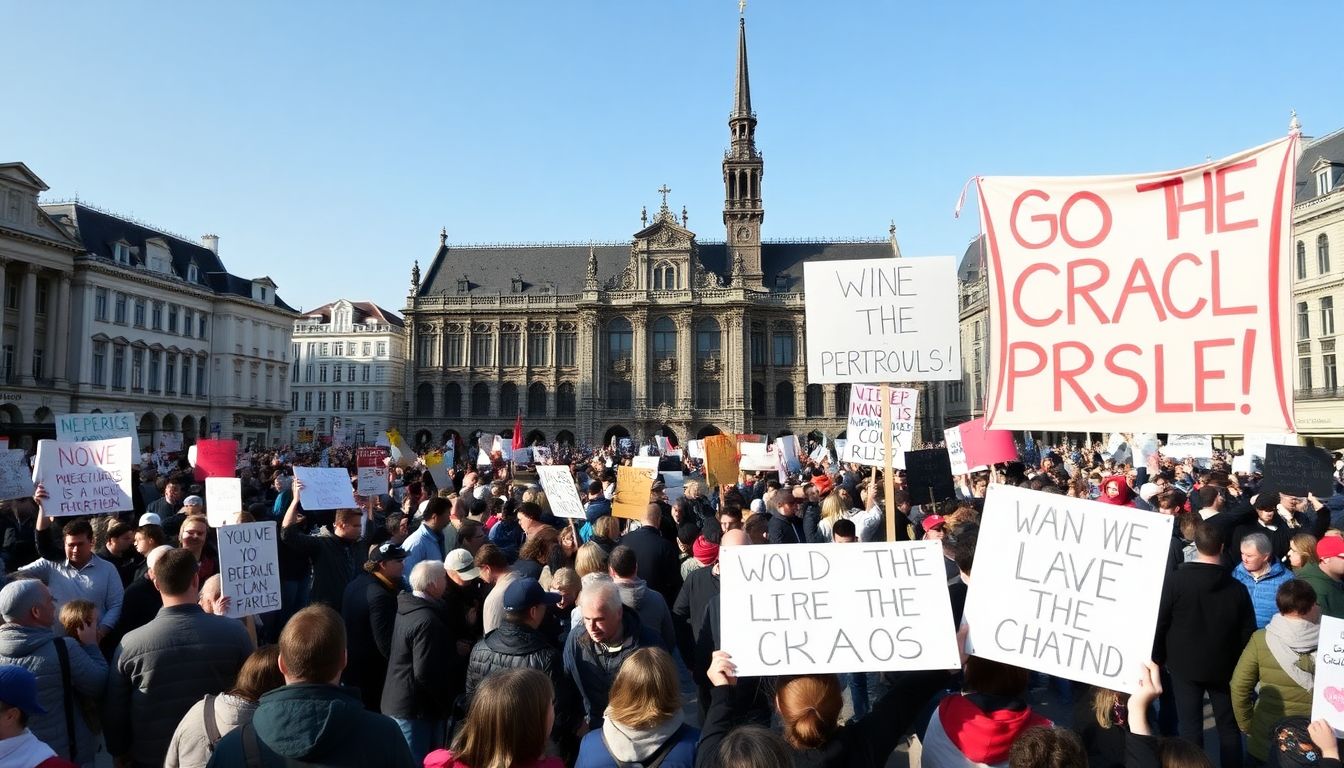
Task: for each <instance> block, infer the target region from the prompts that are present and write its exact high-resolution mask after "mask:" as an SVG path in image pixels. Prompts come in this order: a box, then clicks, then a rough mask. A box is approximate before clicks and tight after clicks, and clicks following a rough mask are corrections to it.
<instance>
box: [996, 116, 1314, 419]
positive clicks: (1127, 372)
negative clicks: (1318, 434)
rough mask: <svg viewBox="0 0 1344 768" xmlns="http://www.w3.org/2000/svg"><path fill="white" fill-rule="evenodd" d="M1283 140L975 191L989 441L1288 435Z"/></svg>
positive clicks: (1287, 213)
mask: <svg viewBox="0 0 1344 768" xmlns="http://www.w3.org/2000/svg"><path fill="white" fill-rule="evenodd" d="M1296 156H1297V138H1296V137H1295V136H1291V137H1289V138H1287V139H1283V140H1280V141H1275V142H1272V143H1270V144H1266V145H1263V146H1260V147H1256V148H1255V149H1250V150H1247V151H1245V152H1242V153H1239V154H1237V155H1234V156H1232V157H1228V158H1224V159H1222V160H1218V161H1216V162H1211V163H1207V164H1204V165H1199V166H1194V167H1191V168H1185V169H1182V170H1177V171H1169V172H1163V173H1150V174H1140V175H1132V176H1090V177H1055V178H1028V177H988V178H981V179H979V180H978V185H979V191H980V214H981V223H982V226H983V231H984V233H985V235H984V236H985V241H986V246H987V247H986V261H987V265H988V272H989V279H990V286H989V304H990V306H989V311H990V317H991V322H992V323H993V325H994V333H992V334H990V364H989V370H990V371H992V372H994V374H993V375H992V376H991V377H990V379H989V385H990V386H989V397H988V402H987V408H988V414H987V420H988V422H989V426H990V427H992V428H995V429H1038V430H1040V429H1045V430H1085V429H1091V430H1094V431H1095V430H1102V431H1132V430H1141V431H1146V432H1190V433H1201V434H1222V433H1226V432H1229V431H1236V432H1247V431H1280V432H1282V431H1294V430H1293V416H1292V414H1293V382H1292V370H1293V368H1292V360H1291V356H1292V353H1293V348H1292V327H1291V325H1290V322H1291V316H1290V311H1291V287H1292V276H1291V274H1290V271H1289V266H1290V262H1291V261H1292V254H1291V250H1290V241H1291V229H1292V219H1291V216H1292V204H1293V195H1294V180H1293V173H1294V165H1295V162H1294V161H1295V160H1296Z"/></svg>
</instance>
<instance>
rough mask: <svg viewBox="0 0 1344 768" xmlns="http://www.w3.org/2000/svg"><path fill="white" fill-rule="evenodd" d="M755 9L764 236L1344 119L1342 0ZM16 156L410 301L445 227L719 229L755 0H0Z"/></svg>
mask: <svg viewBox="0 0 1344 768" xmlns="http://www.w3.org/2000/svg"><path fill="white" fill-rule="evenodd" d="M1292 9H1293V13H1292V14H1291V15H1290V14H1289V13H1287V12H1286V7H1284V6H1281V5H1280V4H1271V3H1262V2H1230V1H1228V0H1220V1H1219V2H1171V0H1151V1H1150V0H1143V1H1141V2H1128V3H1111V4H1099V3H1077V2H1058V3H1044V2H1041V3H1026V2H1023V3H1003V2H990V1H989V0H983V1H980V2H976V1H973V0H967V1H965V2H936V3H915V2H880V3H879V2H848V3H844V2H816V1H814V0H809V1H807V2H802V1H799V2H784V1H783V0H753V1H752V2H749V3H748V6H747V12H746V16H747V32H748V44H749V52H750V56H751V74H752V83H751V85H752V99H753V106H754V107H755V109H756V112H757V114H758V116H759V119H760V125H759V127H758V129H757V140H758V144H759V146H760V148H761V150H762V151H763V152H764V154H765V159H766V166H765V167H766V175H765V183H764V190H763V191H764V195H765V206H766V220H765V229H764V235H765V236H766V237H767V238H787V237H791V236H794V237H796V236H803V237H807V236H873V237H881V236H885V234H886V230H887V224H888V222H889V221H890V220H891V219H895V221H896V224H897V227H898V231H899V236H900V240H901V245H902V248H903V250H904V251H905V253H906V254H907V255H924V254H937V253H954V254H959V253H961V252H962V251H963V250H964V248H965V245H966V243H967V242H968V240H969V239H970V238H972V237H973V236H974V235H975V234H976V232H977V229H978V224H977V217H976V215H975V209H974V207H973V204H972V206H970V207H968V210H967V211H966V212H965V213H963V216H962V218H961V220H959V221H958V220H954V219H953V218H952V208H953V205H954V203H955V201H956V197H957V194H958V192H959V191H960V190H961V185H962V183H963V182H964V181H965V180H966V179H967V178H968V177H969V176H971V175H973V174H977V173H978V174H1084V173H1108V172H1128V171H1146V170H1160V169H1163V168H1169V167H1178V166H1183V165H1187V164H1190V163H1194V162H1198V161H1201V160H1203V159H1204V157H1205V156H1207V155H1212V156H1214V157H1218V156H1221V155H1224V154H1230V153H1231V152H1234V151H1236V150H1238V149H1242V148H1244V147H1249V146H1252V145H1255V144H1259V143H1262V142H1265V141H1269V140H1271V139H1274V138H1276V137H1278V136H1281V135H1283V134H1284V133H1285V132H1286V130H1287V124H1288V115H1289V109H1291V108H1295V109H1296V110H1297V111H1298V113H1299V115H1300V116H1301V120H1302V123H1303V129H1304V132H1305V133H1306V134H1307V135H1314V136H1321V135H1324V134H1326V133H1329V132H1331V131H1333V130H1335V129H1337V128H1340V127H1344V101H1342V100H1341V99H1340V97H1339V88H1338V83H1337V79H1338V72H1337V69H1338V68H1337V66H1336V63H1335V59H1334V46H1333V38H1332V36H1331V35H1332V33H1333V31H1334V30H1337V29H1339V28H1340V27H1341V25H1342V24H1344V4H1341V3H1339V2H1337V0H1332V1H1331V2H1315V1H1313V2H1302V3H1295V4H1293V6H1292ZM0 29H4V30H5V56H4V63H3V65H0V71H4V73H5V77H4V83H5V85H4V93H5V101H4V103H5V110H4V111H5V112H6V113H7V114H6V115H5V117H4V119H3V120H0V161H9V160H20V161H23V162H25V163H27V164H28V165H29V166H30V167H31V168H32V169H33V171H34V172H36V173H37V174H38V175H39V176H41V177H42V178H43V179H44V180H45V181H46V182H47V183H48V184H49V185H50V186H51V191H50V192H49V193H48V195H47V199H58V198H67V197H72V196H74V195H75V194H78V196H79V197H80V198H81V199H82V200H85V201H87V202H90V203H93V204H95V205H98V206H100V207H104V208H108V209H111V210H113V211H116V212H119V213H124V214H128V215H133V216H135V217H136V218H139V219H143V220H146V221H148V222H151V223H153V224H155V225H156V226H159V227H163V228H165V229H168V230H170V231H173V232H179V233H184V234H187V235H191V236H193V237H194V236H196V235H199V234H201V233H205V232H214V233H216V234H218V235H219V236H220V238H221V243H220V248H221V256H222V257H223V259H224V262H225V264H226V265H227V266H228V268H229V269H230V271H232V272H235V273H238V274H242V275H244V276H248V277H253V276H257V275H261V274H267V275H270V276H271V277H272V278H273V279H275V281H276V282H277V283H278V284H279V285H280V294H281V296H283V297H284V298H285V299H286V300H288V301H289V302H290V303H291V304H293V305H295V306H302V307H305V308H312V307H314V306H316V305H317V304H319V303H322V302H325V301H329V300H331V299H334V298H337V297H347V298H353V299H373V300H375V301H377V302H379V303H381V304H383V305H385V306H388V307H391V308H393V309H400V308H401V306H402V305H403V303H404V300H405V294H406V286H407V284H408V281H409V271H410V267H411V262H412V260H414V259H417V258H418V259H420V261H421V265H422V266H426V265H427V263H428V260H429V259H430V257H431V256H432V255H433V253H434V250H435V248H436V247H437V245H438V232H439V228H440V227H444V226H446V227H447V228H448V232H449V238H450V242H458V243H468V242H518V241H554V240H564V241H581V242H586V241H588V240H600V241H613V240H622V241H623V240H627V239H628V238H629V237H630V235H631V234H632V233H633V232H635V231H636V230H637V229H639V209H640V206H641V205H648V206H649V207H650V208H651V209H652V208H654V207H655V206H656V204H657V201H658V195H657V193H656V192H655V191H654V190H656V189H657V188H658V187H659V185H661V184H664V183H666V184H668V185H669V186H670V187H672V190H673V191H672V195H671V203H672V204H673V205H674V206H675V207H676V208H677V209H678V210H680V208H681V206H682V205H685V206H686V207H687V208H688V209H689V211H690V226H691V229H693V230H695V231H696V232H697V233H698V234H699V236H700V238H701V239H702V240H721V239H722V238H723V225H722V220H721V217H720V212H721V210H722V205H723V194H722V183H721V177H720V166H719V163H720V160H721V158H722V152H723V150H724V148H726V146H727V144H728V129H727V124H726V120H727V115H728V111H729V108H730V106H731V102H732V83H733V64H734V60H735V55H736V50H735V49H736V33H737V3H736V1H735V0H712V1H711V0H687V1H686V2H658V3H654V2H616V1H615V0H608V1H607V2H574V1H571V2H530V1H524V2H475V3H459V2H429V1H422V2H400V1H397V0H386V1H385V2H378V3H373V2H369V3H358V4H356V3H342V2H317V1H316V0H308V1H304V2H243V1H241V0H230V2H218V3H194V2H193V3H174V2H166V1H165V2H135V1H132V0H126V1H125V2H106V3H95V2H70V3H66V2H20V0H0Z"/></svg>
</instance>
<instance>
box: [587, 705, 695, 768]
mask: <svg viewBox="0 0 1344 768" xmlns="http://www.w3.org/2000/svg"><path fill="white" fill-rule="evenodd" d="M605 715H606V719H605V720H603V722H602V728H601V730H597V731H591V732H589V733H588V734H587V735H586V736H584V737H583V743H582V745H581V746H580V747H579V757H578V761H577V762H575V764H574V768H608V766H611V767H612V768H614V767H615V766H616V765H617V761H620V762H622V763H640V764H643V763H645V762H647V761H648V760H649V759H650V758H651V757H653V755H654V753H656V752H657V751H658V749H659V748H660V747H662V746H663V745H664V744H665V743H667V742H668V740H669V739H671V740H672V742H673V745H672V746H671V747H670V748H669V749H668V751H667V753H666V757H664V758H663V762H662V766H663V768H692V766H694V765H695V746H696V742H697V741H699V739H700V732H699V731H698V730H696V729H695V728H692V727H690V726H684V721H683V719H682V716H681V713H680V712H677V713H676V714H674V715H673V716H672V717H670V718H668V719H667V720H664V721H663V722H661V723H658V724H656V725H653V726H651V727H649V728H647V729H638V728H632V727H630V726H628V725H624V724H622V723H618V722H616V721H615V720H613V719H611V709H610V708H608V709H607V711H606V713H605ZM683 726H684V727H683Z"/></svg>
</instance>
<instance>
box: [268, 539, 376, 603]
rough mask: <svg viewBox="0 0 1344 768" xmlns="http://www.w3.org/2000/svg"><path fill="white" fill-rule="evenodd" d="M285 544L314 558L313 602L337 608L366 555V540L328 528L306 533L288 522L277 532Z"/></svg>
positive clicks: (367, 544)
mask: <svg viewBox="0 0 1344 768" xmlns="http://www.w3.org/2000/svg"><path fill="white" fill-rule="evenodd" d="M280 540H281V541H283V542H284V543H285V546H287V547H289V548H290V549H293V550H296V551H298V552H300V553H303V554H306V555H308V556H309V557H311V558H312V560H313V591H312V602H314V603H322V604H323V605H326V606H328V607H330V608H336V609H339V608H340V607H341V599H342V598H343V597H344V596H345V588H346V586H347V585H349V584H350V582H351V581H354V579H355V576H357V575H359V572H360V565H361V564H362V563H363V562H364V561H365V559H367V557H368V554H369V543H368V542H367V541H366V540H364V539H362V538H361V539H358V540H356V541H349V540H347V539H342V538H341V537H340V536H337V535H336V534H335V533H333V532H332V529H330V528H323V529H322V530H321V531H320V532H319V533H317V534H316V535H309V534H306V533H304V532H303V531H302V529H301V528H300V527H299V526H298V525H291V526H289V527H288V528H286V529H284V531H283V532H282V533H281V535H280Z"/></svg>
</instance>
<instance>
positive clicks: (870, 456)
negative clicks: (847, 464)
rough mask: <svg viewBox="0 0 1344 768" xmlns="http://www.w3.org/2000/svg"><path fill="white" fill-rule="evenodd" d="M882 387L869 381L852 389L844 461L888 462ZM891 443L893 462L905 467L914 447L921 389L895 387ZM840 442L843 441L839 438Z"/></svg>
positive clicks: (842, 459) (892, 391) (892, 406)
mask: <svg viewBox="0 0 1344 768" xmlns="http://www.w3.org/2000/svg"><path fill="white" fill-rule="evenodd" d="M881 394H882V389H881V388H880V387H875V386H871V385H868V384H855V385H854V386H853V387H852V388H851V389H850V393H849V424H848V425H847V426H846V433H845V434H846V435H848V437H847V438H846V441H847V442H846V443H845V446H844V451H845V452H844V453H843V454H842V455H841V459H840V460H841V461H851V462H855V463H858V464H863V465H865V466H869V467H881V466H885V461H886V454H887V451H886V445H885V443H884V442H883V439H882V397H881ZM889 399H890V401H891V447H892V452H893V453H894V454H895V456H893V457H892V463H891V465H892V466H893V467H895V468H896V469H905V452H906V451H908V450H910V449H911V440H912V438H913V437H914V434H915V404H916V403H917V402H918V401H919V391H918V390H914V389H902V388H900V387H892V388H891V397H890V398H889ZM835 444H836V445H837V446H839V445H840V441H839V440H837V441H835Z"/></svg>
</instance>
